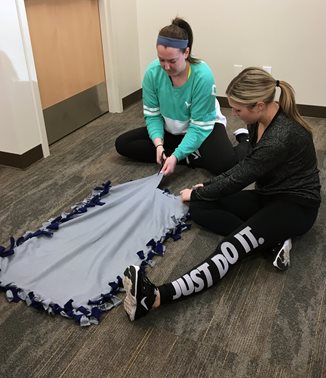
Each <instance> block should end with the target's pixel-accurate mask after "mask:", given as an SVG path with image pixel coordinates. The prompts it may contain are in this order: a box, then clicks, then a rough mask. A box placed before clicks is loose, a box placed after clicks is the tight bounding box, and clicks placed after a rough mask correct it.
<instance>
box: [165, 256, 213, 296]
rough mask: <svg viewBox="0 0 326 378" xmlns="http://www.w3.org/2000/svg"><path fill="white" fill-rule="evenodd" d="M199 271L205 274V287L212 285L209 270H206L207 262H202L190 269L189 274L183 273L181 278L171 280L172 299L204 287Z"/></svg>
mask: <svg viewBox="0 0 326 378" xmlns="http://www.w3.org/2000/svg"><path fill="white" fill-rule="evenodd" d="M201 272H203V273H204V275H205V278H206V281H207V287H210V286H212V285H213V279H212V275H211V273H210V271H209V270H208V263H204V264H202V265H200V266H199V267H198V268H197V269H194V270H192V271H191V272H190V274H185V275H184V276H182V277H181V278H178V279H177V280H176V281H173V282H172V285H173V287H174V290H175V295H174V296H173V300H175V299H178V298H180V297H181V295H190V294H192V293H193V292H194V291H195V292H198V291H201V290H202V289H203V288H204V287H205V283H204V280H203V279H202V277H201V275H200V274H201Z"/></svg>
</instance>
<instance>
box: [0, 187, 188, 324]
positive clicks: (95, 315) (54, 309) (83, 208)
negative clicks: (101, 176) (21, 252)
mask: <svg viewBox="0 0 326 378" xmlns="http://www.w3.org/2000/svg"><path fill="white" fill-rule="evenodd" d="M110 188H111V182H110V181H107V182H106V183H104V184H103V185H102V186H99V187H96V188H95V189H94V192H93V194H92V196H90V197H89V198H88V199H87V200H85V201H84V202H82V204H79V205H76V206H74V207H73V208H72V211H71V212H70V213H64V214H62V215H60V216H58V217H56V218H54V219H52V220H50V221H49V223H48V224H47V225H46V226H45V227H43V228H40V229H39V230H36V231H35V232H28V233H26V234H25V235H23V236H21V237H20V238H18V239H17V241H15V239H14V238H13V237H11V238H10V246H9V247H7V248H5V247H2V246H0V257H10V256H11V255H13V254H14V252H15V251H14V249H15V247H17V246H19V245H21V244H22V243H24V242H25V241H26V240H29V239H31V238H33V237H41V236H45V237H51V236H52V235H53V232H54V231H58V230H59V228H60V225H61V224H62V223H65V222H68V221H69V220H71V219H74V218H75V217H76V216H78V215H80V214H83V213H86V212H87V209H88V208H89V207H95V206H102V205H104V204H105V203H104V202H102V201H101V198H102V197H103V196H105V195H106V194H108V193H109V190H110ZM164 194H167V195H168V194H170V192H169V190H167V189H166V190H164ZM188 218H189V215H187V216H185V217H184V219H181V220H179V221H178V222H177V221H176V220H175V221H176V223H177V226H176V227H175V228H174V229H173V230H171V231H168V232H167V233H166V235H164V236H163V237H161V239H160V240H157V241H156V240H154V239H151V240H150V241H149V242H148V243H147V244H146V247H148V248H149V251H147V254H146V256H145V253H144V251H138V252H137V255H138V257H139V258H140V260H141V264H140V266H141V268H142V269H145V267H146V266H148V265H152V259H153V257H154V256H163V255H164V251H165V247H164V245H163V243H164V242H165V241H166V240H167V239H169V238H172V239H173V240H174V241H176V240H179V239H180V238H181V235H180V234H181V232H183V231H185V230H189V229H190V227H191V224H186V223H185V221H187V219H188ZM108 285H109V286H110V288H111V289H110V292H108V293H104V294H100V295H99V296H98V297H97V298H96V299H92V300H89V301H88V305H89V306H90V309H87V308H85V307H83V306H80V307H78V308H75V307H74V306H73V299H70V300H69V301H68V302H67V303H66V304H65V305H64V306H63V307H61V306H60V305H58V304H56V303H49V304H47V303H45V302H44V301H43V300H42V299H41V298H39V297H38V296H37V295H35V294H34V292H28V293H26V292H25V291H24V290H23V289H21V288H18V287H17V286H15V285H14V284H9V285H5V286H2V285H1V282H0V290H1V291H3V292H5V293H6V295H7V298H8V300H9V301H11V302H16V303H17V302H19V301H21V300H24V301H25V302H26V304H27V305H28V306H31V307H33V308H35V309H37V310H42V311H44V310H45V311H47V312H48V313H49V314H54V315H57V314H60V315H62V316H64V317H67V318H70V319H74V320H75V321H76V322H77V323H79V324H80V325H81V326H88V325H91V324H98V322H99V320H100V318H101V315H102V313H103V311H106V310H109V309H111V308H112V307H115V306H117V305H119V304H120V303H121V300H120V299H119V298H118V297H116V295H117V294H118V293H119V292H120V291H121V289H122V288H123V283H122V278H121V277H120V276H118V277H117V278H116V281H114V282H109V283H108Z"/></svg>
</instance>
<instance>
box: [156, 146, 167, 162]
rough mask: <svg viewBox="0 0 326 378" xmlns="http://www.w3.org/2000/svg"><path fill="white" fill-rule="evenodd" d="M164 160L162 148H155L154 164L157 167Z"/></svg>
mask: <svg viewBox="0 0 326 378" xmlns="http://www.w3.org/2000/svg"><path fill="white" fill-rule="evenodd" d="M165 159H166V156H165V153H164V147H163V145H162V146H158V147H156V163H157V164H159V165H162V163H163V161H164V160H165Z"/></svg>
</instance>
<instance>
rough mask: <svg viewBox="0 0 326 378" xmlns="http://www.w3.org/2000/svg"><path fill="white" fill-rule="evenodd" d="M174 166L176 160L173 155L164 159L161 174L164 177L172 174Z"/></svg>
mask: <svg viewBox="0 0 326 378" xmlns="http://www.w3.org/2000/svg"><path fill="white" fill-rule="evenodd" d="M176 165H177V158H176V157H175V156H174V155H171V156H169V157H168V158H166V159H165V162H164V165H163V168H162V170H161V173H163V175H164V176H167V175H170V174H171V173H173V172H174V170H175V167H176Z"/></svg>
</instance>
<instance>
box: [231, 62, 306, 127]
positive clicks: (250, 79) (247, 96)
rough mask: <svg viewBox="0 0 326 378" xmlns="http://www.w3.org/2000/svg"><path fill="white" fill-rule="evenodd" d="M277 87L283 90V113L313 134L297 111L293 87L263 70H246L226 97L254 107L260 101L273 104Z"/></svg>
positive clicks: (237, 78) (237, 77) (280, 99)
mask: <svg viewBox="0 0 326 378" xmlns="http://www.w3.org/2000/svg"><path fill="white" fill-rule="evenodd" d="M277 86H278V87H280V90H281V94H280V98H279V105H280V107H281V109H282V110H283V112H284V113H285V114H286V115H287V117H289V118H291V119H293V120H294V121H296V122H298V123H299V124H300V125H301V126H303V127H304V128H305V129H307V130H308V131H310V132H311V128H310V126H309V125H308V123H307V122H306V121H305V120H304V119H303V117H302V116H301V115H300V113H299V111H298V109H297V105H296V103H295V96H294V90H293V88H292V87H291V85H290V84H288V83H287V82H286V81H283V80H275V79H274V78H273V76H272V75H271V74H269V73H268V72H267V71H265V70H264V69H262V68H258V67H248V68H245V69H244V70H243V71H242V72H240V73H239V75H237V76H236V77H235V78H234V79H233V80H232V81H231V82H230V84H229V85H228V87H227V89H226V95H227V96H228V97H229V98H230V99H231V100H233V101H235V102H238V103H240V104H242V105H245V106H247V107H253V106H255V105H256V104H257V102H258V101H263V102H265V103H266V104H268V103H271V102H273V101H274V98H275V93H276V87H277Z"/></svg>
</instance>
